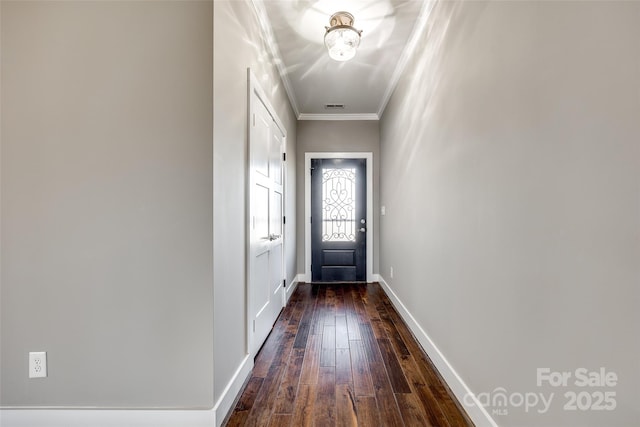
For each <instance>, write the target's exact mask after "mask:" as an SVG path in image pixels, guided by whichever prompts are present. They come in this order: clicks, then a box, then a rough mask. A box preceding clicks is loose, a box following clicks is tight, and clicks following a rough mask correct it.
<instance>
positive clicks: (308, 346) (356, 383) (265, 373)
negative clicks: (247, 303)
mask: <svg viewBox="0 0 640 427" xmlns="http://www.w3.org/2000/svg"><path fill="white" fill-rule="evenodd" d="M226 425H227V426H267V425H271V426H278V427H281V426H312V425H315V426H333V425H340V426H355V425H361V426H376V425H384V426H402V425H405V426H428V425H431V426H468V425H473V424H472V423H471V421H470V420H469V419H468V418H467V417H466V414H464V413H463V412H461V411H460V409H459V408H458V406H457V405H456V403H455V401H454V400H453V398H452V396H451V393H450V391H449V390H448V388H447V386H446V385H445V384H444V383H443V382H442V380H441V379H440V377H439V375H438V373H437V372H436V370H435V368H434V367H433V365H432V364H431V361H430V360H429V359H428V357H427V356H426V355H425V353H424V352H423V351H422V349H421V348H420V347H419V345H418V343H417V342H416V340H415V338H414V337H413V336H412V335H411V333H410V332H409V330H408V328H407V327H406V325H405V324H404V322H403V321H402V320H401V319H400V316H399V315H398V313H397V312H396V310H395V309H394V308H393V306H392V305H391V302H390V301H389V299H388V298H387V296H386V295H385V293H384V291H383V290H382V289H381V287H380V285H378V284H377V283H373V284H367V285H357V284H331V285H324V284H323V285H317V284H316V285H312V284H305V283H301V284H299V285H298V288H297V289H296V291H295V293H294V294H293V296H292V297H291V300H290V301H289V304H288V305H287V306H286V307H285V308H284V309H283V311H282V312H281V314H280V317H279V318H278V321H277V322H276V324H275V326H274V328H273V330H272V332H271V335H270V336H269V338H268V339H267V341H266V342H265V344H264V346H263V348H262V349H261V351H260V352H259V353H258V356H257V357H256V360H255V367H254V369H253V372H252V374H251V377H250V379H249V380H248V382H247V384H246V388H245V389H244V391H243V393H242V395H241V396H240V398H239V400H238V402H237V404H236V406H235V409H234V411H233V412H232V413H231V415H230V417H229V420H228V421H227V424H226Z"/></svg>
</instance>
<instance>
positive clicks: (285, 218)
mask: <svg viewBox="0 0 640 427" xmlns="http://www.w3.org/2000/svg"><path fill="white" fill-rule="evenodd" d="M282 223H283V224H286V223H287V217H286V216H283V217H282Z"/></svg>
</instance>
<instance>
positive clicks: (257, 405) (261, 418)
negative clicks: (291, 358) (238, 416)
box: [245, 365, 285, 426]
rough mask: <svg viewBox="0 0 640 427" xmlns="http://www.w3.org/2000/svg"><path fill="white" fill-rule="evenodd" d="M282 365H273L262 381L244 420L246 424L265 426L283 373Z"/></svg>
mask: <svg viewBox="0 0 640 427" xmlns="http://www.w3.org/2000/svg"><path fill="white" fill-rule="evenodd" d="M284 369H285V367H284V366H283V365H273V366H271V368H270V369H269V372H268V374H267V376H266V377H265V378H264V381H263V382H262V386H261V387H260V390H258V394H257V395H256V399H255V401H254V403H253V406H252V407H251V412H250V413H249V416H248V417H247V420H246V422H245V425H246V426H265V425H268V424H269V419H270V418H271V413H272V410H273V404H274V402H275V396H276V393H277V391H278V386H279V385H280V379H281V377H282V374H283V373H284Z"/></svg>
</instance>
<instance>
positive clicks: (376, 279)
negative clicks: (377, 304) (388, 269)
mask: <svg viewBox="0 0 640 427" xmlns="http://www.w3.org/2000/svg"><path fill="white" fill-rule="evenodd" d="M371 279H372V280H373V281H374V282H380V275H379V274H373V275H372V276H371Z"/></svg>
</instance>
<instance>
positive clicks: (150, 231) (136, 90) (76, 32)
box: [0, 1, 213, 407]
mask: <svg viewBox="0 0 640 427" xmlns="http://www.w3.org/2000/svg"><path fill="white" fill-rule="evenodd" d="M0 7H1V8H2V9H1V14H2V22H1V24H2V46H1V51H2V70H1V71H2V123H1V126H2V134H1V137H2V141H1V153H2V162H1V190H2V192H1V203H2V211H1V213H2V217H1V218H2V221H1V231H2V234H1V236H2V238H1V244H2V258H1V267H2V273H1V280H2V282H1V293H0V294H1V297H2V307H1V310H2V313H1V320H2V330H1V347H2V352H1V357H2V361H1V365H0V371H1V373H2V379H1V385H0V386H1V390H2V395H1V401H0V403H1V404H2V405H3V406H40V405H45V406H67V407H69V406H70V407H78V406H100V407H109V406H115V407H211V406H212V403H213V386H212V384H213V363H211V362H208V363H207V361H211V360H212V359H213V295H212V294H213V285H212V283H213V259H212V244H211V241H212V238H211V234H212V228H213V227H212V173H213V172H212V113H213V112H212V102H211V97H212V79H211V74H212V40H211V34H212V3H211V2H197V1H189V2H49V1H45V2H10V1H2V3H1V6H0ZM29 351H47V354H48V362H49V363H48V365H49V366H48V368H49V376H48V378H46V379H37V380H34V379H32V380H29V379H28V378H27V372H28V371H27V354H28V352H29ZM203 361H204V362H203Z"/></svg>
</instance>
